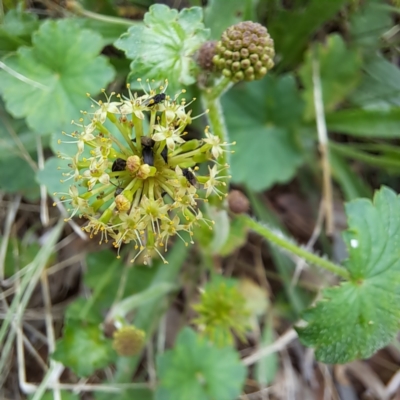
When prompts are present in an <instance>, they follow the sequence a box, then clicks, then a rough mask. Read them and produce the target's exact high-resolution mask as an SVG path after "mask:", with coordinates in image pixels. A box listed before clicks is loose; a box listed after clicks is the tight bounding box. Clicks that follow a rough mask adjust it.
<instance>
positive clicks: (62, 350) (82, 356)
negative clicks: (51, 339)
mask: <svg viewBox="0 0 400 400" xmlns="http://www.w3.org/2000/svg"><path fill="white" fill-rule="evenodd" d="M52 358H53V359H54V360H56V361H59V362H61V363H62V364H63V365H65V366H66V367H68V368H71V369H72V371H74V373H75V374H76V375H78V376H80V377H81V376H90V375H92V374H93V373H94V372H95V371H96V370H98V369H101V368H104V367H106V366H107V365H109V364H110V363H111V362H113V361H114V352H113V350H112V347H111V340H109V339H106V338H105V337H104V334H103V332H102V331H101V329H100V326H99V324H90V323H89V322H87V323H81V322H79V321H76V320H69V321H67V324H66V326H65V328H64V334H63V337H62V339H60V340H58V341H57V345H56V351H55V352H54V353H53V355H52Z"/></svg>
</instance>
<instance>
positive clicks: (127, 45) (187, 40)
mask: <svg viewBox="0 0 400 400" xmlns="http://www.w3.org/2000/svg"><path fill="white" fill-rule="evenodd" d="M202 20H203V11H202V9H201V8H200V7H192V8H185V9H183V10H182V11H180V12H178V11H177V10H174V9H171V8H169V7H167V6H166V5H163V4H155V5H153V6H151V7H150V9H149V12H147V13H146V14H145V16H144V25H141V26H132V27H131V28H129V30H128V32H127V33H125V34H123V35H122V36H121V37H120V38H119V39H118V40H117V41H116V42H115V46H116V47H117V48H119V49H121V50H123V51H125V53H126V56H127V57H128V58H130V59H132V60H133V61H132V63H131V74H130V76H129V80H130V81H131V84H132V87H138V85H137V82H136V80H137V79H138V78H142V79H145V78H148V79H154V80H155V81H156V82H157V83H158V84H163V83H164V80H165V79H168V81H169V85H170V87H171V88H172V90H176V89H178V88H181V87H182V86H183V85H190V84H192V83H194V82H195V73H194V70H195V68H196V66H195V62H194V60H193V55H194V53H195V52H196V50H197V49H198V48H199V47H200V46H201V45H202V43H203V42H205V41H206V40H207V38H208V36H209V30H208V29H205V28H204V24H203V22H202ZM139 87H140V86H139Z"/></svg>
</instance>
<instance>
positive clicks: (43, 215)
mask: <svg viewBox="0 0 400 400" xmlns="http://www.w3.org/2000/svg"><path fill="white" fill-rule="evenodd" d="M36 151H37V157H38V168H39V170H43V169H44V155H43V145H42V140H41V138H40V136H36ZM40 221H41V222H42V225H43V226H44V227H47V226H49V208H48V207H47V188H46V186H45V185H43V184H40Z"/></svg>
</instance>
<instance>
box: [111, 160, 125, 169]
mask: <svg viewBox="0 0 400 400" xmlns="http://www.w3.org/2000/svg"><path fill="white" fill-rule="evenodd" d="M125 167H126V161H125V160H124V159H122V158H117V159H116V160H115V161H114V162H113V165H112V167H111V171H112V172H116V171H125Z"/></svg>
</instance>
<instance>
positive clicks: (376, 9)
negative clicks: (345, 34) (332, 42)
mask: <svg viewBox="0 0 400 400" xmlns="http://www.w3.org/2000/svg"><path fill="white" fill-rule="evenodd" d="M363 3H364V5H363V6H362V8H361V9H360V10H357V12H355V13H354V14H353V15H352V18H351V21H350V35H351V39H352V43H353V44H354V45H356V46H359V47H363V48H364V49H365V50H366V52H371V50H373V49H375V48H377V47H379V46H380V45H381V43H382V42H381V35H382V34H383V33H384V32H386V31H388V30H389V29H390V28H391V27H392V26H393V21H392V17H391V15H390V10H389V8H387V7H385V6H386V5H385V4H384V2H382V1H381V0H367V1H365V2H363Z"/></svg>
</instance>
